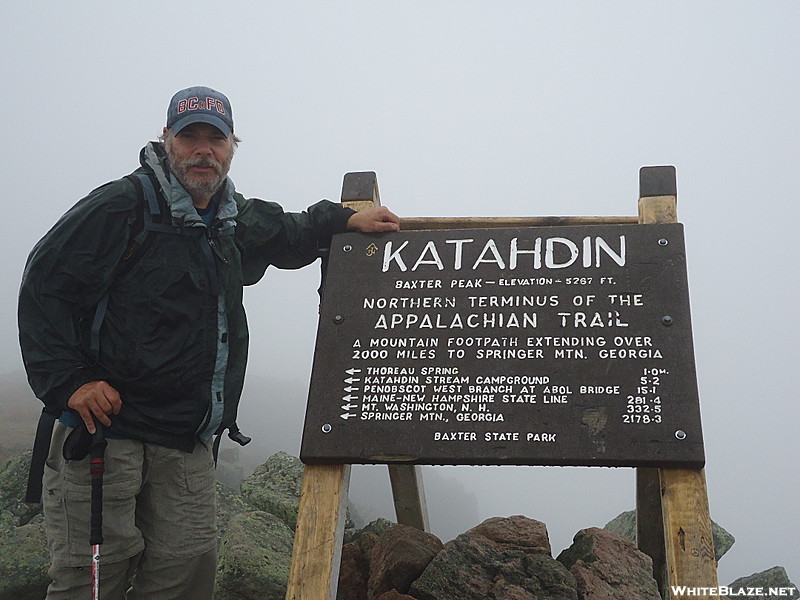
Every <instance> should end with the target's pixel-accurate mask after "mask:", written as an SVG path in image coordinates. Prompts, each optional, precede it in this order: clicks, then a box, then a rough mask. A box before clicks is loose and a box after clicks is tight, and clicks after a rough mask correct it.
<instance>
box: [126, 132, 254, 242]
mask: <svg viewBox="0 0 800 600" xmlns="http://www.w3.org/2000/svg"><path fill="white" fill-rule="evenodd" d="M139 162H140V163H141V165H142V167H144V168H145V169H147V170H148V171H150V172H152V173H153V174H154V175H155V177H156V180H157V181H158V184H159V187H160V188H161V193H162V194H163V195H164V200H165V201H166V203H167V206H169V210H170V213H171V214H172V219H173V221H174V222H177V223H182V224H183V225H184V226H187V227H205V224H204V223H203V220H202V219H201V218H200V215H198V214H197V210H195V208H194V204H193V203H192V197H191V196H190V195H189V192H187V191H186V190H185V189H184V188H183V186H182V185H181V184H180V182H179V181H178V178H177V177H174V176H173V174H172V172H171V171H170V169H169V160H168V159H167V155H166V153H165V152H164V147H163V145H162V144H161V143H160V142H149V143H148V144H147V145H146V146H145V147H144V148H142V151H141V152H140V153H139ZM235 191H236V189H235V187H234V185H233V181H231V179H230V177H228V178H226V179H225V181H224V182H223V184H222V186H221V187H220V189H219V190H218V191H217V193H216V194H214V200H215V201H216V202H218V204H219V207H218V208H217V216H216V219H217V220H218V221H229V220H231V219H234V218H235V217H236V216H237V215H238V214H239V210H238V208H237V206H236V202H235V200H234V197H233V195H234V192H235Z"/></svg>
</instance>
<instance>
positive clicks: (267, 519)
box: [214, 511, 294, 600]
mask: <svg viewBox="0 0 800 600" xmlns="http://www.w3.org/2000/svg"><path fill="white" fill-rule="evenodd" d="M293 542H294V534H293V533H292V530H291V529H289V527H287V526H286V524H285V523H284V522H283V521H282V520H281V519H279V518H278V517H276V516H274V515H271V514H269V513H266V512H263V511H253V512H245V513H239V514H238V515H235V516H234V517H233V518H232V519H231V520H230V523H229V524H228V530H227V531H226V532H225V535H224V536H223V538H222V543H221V545H220V551H219V565H218V567H217V582H216V586H215V594H214V598H215V599H216V600H283V598H284V596H285V595H286V585H287V582H288V580H289V567H290V565H291V557H292V544H293Z"/></svg>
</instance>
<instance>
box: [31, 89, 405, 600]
mask: <svg viewBox="0 0 800 600" xmlns="http://www.w3.org/2000/svg"><path fill="white" fill-rule="evenodd" d="M233 131H234V128H233V114H232V111H231V105H230V102H229V101H228V98H227V97H225V95H223V94H221V93H220V92H218V91H216V90H213V89H211V88H207V87H192V88H187V89H184V90H181V91H179V92H178V93H177V94H175V95H174V96H173V98H172V100H171V101H170V103H169V107H168V110H167V122H166V127H164V130H163V133H162V135H161V137H160V140H159V141H158V142H151V143H149V144H147V145H146V146H145V147H144V148H143V149H142V151H141V153H140V163H141V166H140V167H139V169H137V170H136V171H135V172H134V173H133V174H132V175H129V176H127V177H125V178H122V179H119V180H116V181H113V182H111V183H108V184H106V185H104V186H102V187H100V188H98V189H96V190H94V191H93V192H91V193H90V194H89V195H88V196H87V197H85V198H84V199H82V200H80V201H79V202H78V203H77V204H76V205H75V206H73V207H72V208H71V209H69V211H67V212H66V214H65V215H64V216H63V217H62V218H61V219H60V220H59V221H58V223H56V225H55V226H54V227H53V228H52V229H51V230H50V231H49V232H48V233H47V234H46V235H45V236H44V238H43V239H42V240H40V241H39V243H37V245H36V246H35V247H34V249H33V251H32V252H31V254H30V256H29V258H28V262H27V265H26V268H25V272H24V276H23V281H22V286H21V290H20V296H19V334H20V345H21V349H22V354H23V360H24V363H25V367H26V370H27V373H28V380H29V382H30V384H31V387H32V389H33V390H34V392H35V393H36V395H37V397H38V398H40V399H41V400H42V401H43V402H44V404H45V411H46V412H47V413H48V414H50V415H53V416H54V417H55V419H57V422H56V423H55V428H54V430H53V433H52V438H51V443H50V450H49V456H48V457H47V461H46V463H45V465H44V467H43V468H44V477H43V494H42V496H43V505H44V512H45V523H46V530H47V536H48V546H49V550H50V554H51V561H52V565H51V568H50V570H49V574H50V576H51V578H52V583H51V585H50V587H49V589H48V596H47V598H48V599H51V600H52V599H60V598H79V597H89V589H90V583H91V581H90V569H89V566H90V562H91V557H90V549H91V546H90V545H89V541H88V540H89V522H90V498H89V496H90V493H89V489H90V485H89V482H90V475H89V472H90V469H89V458H88V457H87V458H83V459H80V460H79V459H77V458H76V457H75V456H73V455H72V454H71V451H65V450H64V445H65V441H67V440H75V439H77V440H78V441H80V440H81V439H82V438H85V437H86V436H88V435H90V434H93V433H95V430H96V424H95V423H96V422H98V423H100V424H102V426H103V427H104V430H105V433H106V438H107V443H108V445H107V450H106V459H105V460H106V475H105V480H104V485H103V494H104V498H105V500H104V504H103V509H104V515H103V523H104V531H103V534H104V543H103V564H102V568H101V569H100V576H101V581H100V595H101V597H102V598H104V599H106V598H108V599H115V600H116V599H121V598H127V599H128V600H136V599H142V598H147V599H149V600H161V599H164V600H166V599H168V598H169V599H187V600H189V599H191V600H202V599H204V598H207V599H210V598H211V597H212V593H213V587H214V574H215V570H216V523H215V515H216V507H215V483H214V481H215V477H214V460H213V456H212V445H213V437H214V436H215V435H216V436H219V435H220V434H222V433H223V432H224V431H226V430H227V431H229V432H230V433H229V435H230V436H231V437H232V439H237V440H239V441H240V442H241V441H244V438H243V436H242V435H241V434H239V432H238V429H237V428H236V411H237V407H238V402H239V397H240V395H241V391H242V385H243V381H244V372H245V365H246V362H247V344H248V335H247V323H246V320H245V313H244V308H243V306H242V287H243V286H244V285H251V284H253V283H256V282H257V281H258V280H259V279H261V277H262V276H263V275H264V272H265V270H266V269H267V267H268V266H270V265H273V266H276V267H279V268H290V269H294V268H299V267H302V266H305V265H307V264H309V263H311V262H313V261H314V260H316V259H317V258H318V257H319V256H320V255H321V254H322V253H323V252H324V250H325V249H326V248H328V247H329V245H330V240H331V236H332V235H333V234H335V233H339V232H344V231H347V230H353V231H361V232H379V231H396V230H398V229H399V219H398V218H397V217H396V216H395V215H394V214H392V213H391V212H390V211H389V210H388V209H386V208H379V209H373V210H371V211H365V212H360V213H355V212H354V211H352V210H350V209H347V208H343V207H342V206H341V205H338V204H334V203H331V202H328V201H326V200H323V201H320V202H318V203H316V204H314V205H313V206H311V207H309V208H308V209H307V210H306V211H305V212H302V213H289V212H285V211H284V210H283V209H282V208H281V207H280V206H279V205H277V204H275V203H273V202H266V201H263V200H257V199H246V198H245V197H244V196H242V195H241V194H239V193H238V192H237V191H236V190H235V188H234V185H233V182H232V181H231V180H230V179H229V178H228V170H229V168H230V165H231V160H232V158H233V154H234V150H235V149H236V146H237V144H238V142H239V140H238V138H237V137H236V136H235V135H234V132H233ZM95 420H96V421H95ZM74 445H75V444H74V443H73V444H69V443H68V444H67V446H68V447H73V446H74ZM79 445H80V444H79ZM65 456H66V457H67V458H65Z"/></svg>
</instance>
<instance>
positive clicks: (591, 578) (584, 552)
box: [557, 527, 661, 600]
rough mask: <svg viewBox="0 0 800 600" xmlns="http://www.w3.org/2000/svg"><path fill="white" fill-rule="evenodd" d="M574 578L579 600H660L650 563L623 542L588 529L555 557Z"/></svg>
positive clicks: (578, 534)
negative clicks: (631, 599)
mask: <svg viewBox="0 0 800 600" xmlns="http://www.w3.org/2000/svg"><path fill="white" fill-rule="evenodd" d="M557 560H558V561H559V562H560V563H562V564H563V565H564V566H565V567H566V568H567V569H569V571H570V573H572V575H573V576H574V577H575V581H576V582H577V586H578V598H579V599H580V600H601V599H602V600H629V599H630V598H636V599H637V600H660V599H661V595H660V594H659V592H658V584H657V583H656V581H655V579H653V561H652V560H651V559H650V557H649V556H647V555H646V554H644V553H643V552H640V551H639V550H637V548H636V546H634V544H633V543H632V542H631V541H630V540H628V539H627V538H625V537H623V536H621V535H619V534H616V533H612V532H610V531H606V530H604V529H598V528H597V527H592V528H590V529H583V530H581V531H579V532H578V533H577V534H576V535H575V538H574V540H573V543H572V545H571V546H570V547H569V548H567V549H566V550H564V551H563V552H562V553H561V554H559V555H558V558H557Z"/></svg>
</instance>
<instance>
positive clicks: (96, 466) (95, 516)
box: [89, 421, 106, 600]
mask: <svg viewBox="0 0 800 600" xmlns="http://www.w3.org/2000/svg"><path fill="white" fill-rule="evenodd" d="M95 427H96V428H97V429H96V431H95V433H94V435H92V445H91V447H90V448H89V456H90V460H89V473H90V474H91V476H92V517H91V521H90V531H89V543H90V544H91V545H92V600H99V598H100V544H102V543H103V474H104V473H105V472H106V459H105V452H106V438H105V435H104V432H103V424H102V423H99V422H98V421H95Z"/></svg>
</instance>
